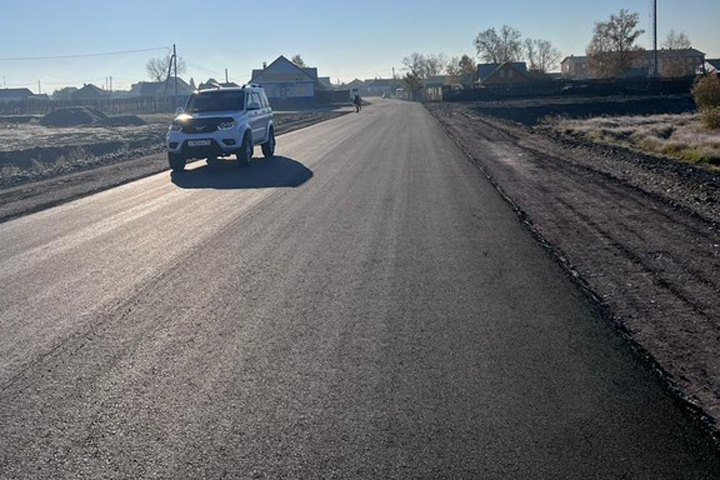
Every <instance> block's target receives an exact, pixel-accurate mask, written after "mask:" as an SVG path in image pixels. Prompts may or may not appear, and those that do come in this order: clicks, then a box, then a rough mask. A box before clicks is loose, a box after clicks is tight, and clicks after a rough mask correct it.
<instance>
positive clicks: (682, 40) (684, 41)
mask: <svg viewBox="0 0 720 480" xmlns="http://www.w3.org/2000/svg"><path fill="white" fill-rule="evenodd" d="M691 45H692V43H691V42H690V37H688V36H687V34H686V33H685V32H678V33H675V30H670V33H668V36H667V37H665V41H664V42H663V47H665V48H667V49H668V50H686V49H688V48H690V46H691Z"/></svg>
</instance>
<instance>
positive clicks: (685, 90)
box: [442, 77, 695, 102]
mask: <svg viewBox="0 0 720 480" xmlns="http://www.w3.org/2000/svg"><path fill="white" fill-rule="evenodd" d="M694 81H695V77H683V78H670V79H668V78H623V79H617V78H616V79H609V80H584V81H573V80H557V81H551V82H538V83H529V84H524V85H493V86H476V87H470V88H462V87H459V86H454V85H450V86H444V87H443V89H442V100H443V101H446V102H465V101H479V100H505V99H510V98H523V97H543V96H560V95H563V96H564V95H583V96H612V95H679V94H689V93H690V90H691V88H692V85H693V82H694Z"/></svg>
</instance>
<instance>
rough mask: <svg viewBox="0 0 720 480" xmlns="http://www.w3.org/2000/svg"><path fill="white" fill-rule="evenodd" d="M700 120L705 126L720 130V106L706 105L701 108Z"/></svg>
mask: <svg viewBox="0 0 720 480" xmlns="http://www.w3.org/2000/svg"><path fill="white" fill-rule="evenodd" d="M700 120H701V121H702V124H703V125H704V126H705V128H707V129H710V130H720V106H718V107H712V108H711V107H705V108H703V109H701V110H700Z"/></svg>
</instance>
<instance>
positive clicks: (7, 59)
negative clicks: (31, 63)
mask: <svg viewBox="0 0 720 480" xmlns="http://www.w3.org/2000/svg"><path fill="white" fill-rule="evenodd" d="M157 50H166V51H169V50H170V48H168V47H155V48H143V49H141V50H123V51H120V52H104V53H86V54H80V55H56V56H52V57H14V58H0V61H1V62H19V61H27V60H61V59H67V58H87V57H104V56H110V55H127V54H130V53H142V52H154V51H157Z"/></svg>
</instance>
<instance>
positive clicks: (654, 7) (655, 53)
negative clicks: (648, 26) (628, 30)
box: [653, 0, 659, 77]
mask: <svg viewBox="0 0 720 480" xmlns="http://www.w3.org/2000/svg"><path fill="white" fill-rule="evenodd" d="M657 22H658V21H657V0H653V50H654V58H653V60H654V64H655V67H654V71H653V75H654V76H656V77H657V76H658V75H659V72H658V34H657V25H658V24H657Z"/></svg>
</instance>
